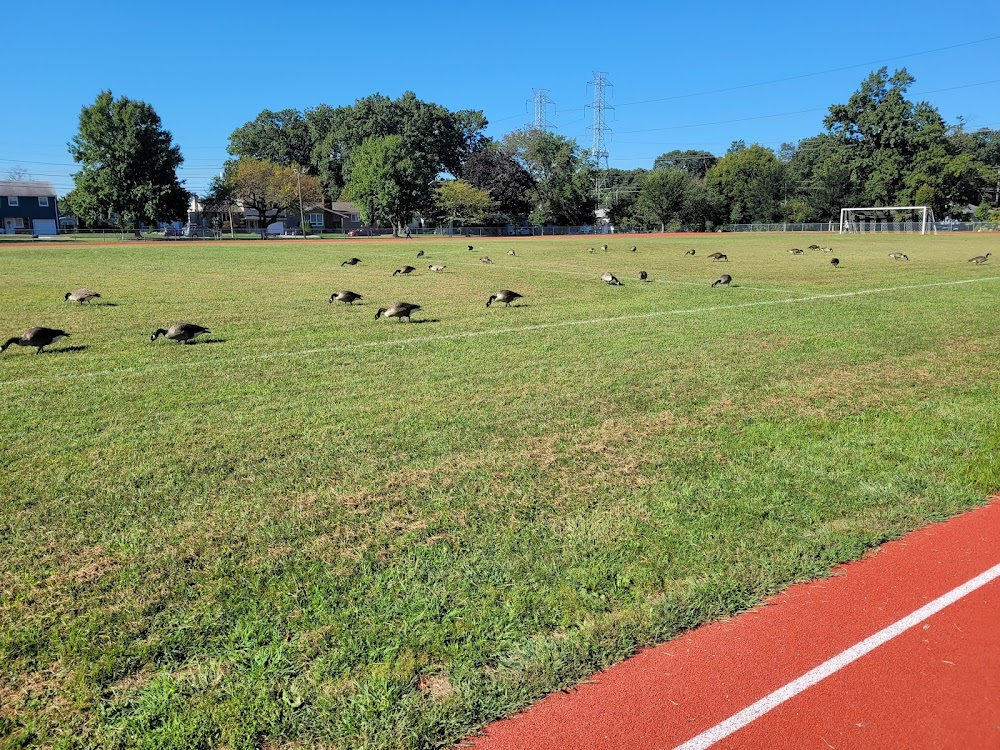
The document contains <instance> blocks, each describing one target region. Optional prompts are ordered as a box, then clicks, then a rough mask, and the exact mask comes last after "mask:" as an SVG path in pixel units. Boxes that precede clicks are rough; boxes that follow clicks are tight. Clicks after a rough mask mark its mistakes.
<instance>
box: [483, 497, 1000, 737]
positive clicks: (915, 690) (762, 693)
mask: <svg viewBox="0 0 1000 750" xmlns="http://www.w3.org/2000/svg"><path fill="white" fill-rule="evenodd" d="M998 564H1000V499H996V498H995V499H994V502H992V503H991V504H990V505H987V506H985V507H983V508H979V509H977V510H974V511H971V512H969V513H966V514H964V515H961V516H958V517H956V518H954V519H952V520H950V521H946V522H944V523H939V524H934V525H932V526H928V527H926V528H924V529H921V530H920V531H916V532H913V533H912V534H909V535H907V536H905V537H903V538H902V539H900V540H898V541H896V542H891V543H889V544H886V545H884V546H882V547H881V548H880V549H879V550H878V551H877V552H876V553H874V554H872V555H870V556H868V557H866V558H865V559H863V560H860V561H858V562H854V563H849V564H847V565H843V566H841V567H839V568H838V569H837V570H836V571H835V576H834V577H833V578H829V579H825V580H820V581H813V582H810V583H805V584H799V585H795V586H793V587H791V588H790V589H788V591H786V592H784V593H783V594H780V595H778V596H776V597H773V598H772V599H770V600H769V601H768V603H767V605H766V606H763V607H760V608H757V609H755V610H753V611H751V612H747V613H745V614H743V615H740V616H738V617H736V618H733V619H731V620H727V621H724V622H718V623H713V624H710V625H706V626H704V627H701V628H698V629H697V630H693V631H691V632H689V633H687V634H685V635H683V636H681V637H680V638H678V639H676V640H674V641H670V642H669V643H666V644H663V645H662V646H658V647H656V648H652V649H649V650H647V651H644V652H642V653H640V654H638V655H637V656H635V657H633V658H631V659H629V660H627V661H625V662H623V663H621V664H618V665H616V666H615V667H612V668H611V669H608V670H607V671H605V672H602V673H600V674H598V675H596V676H595V677H593V678H592V682H589V683H587V684H583V685H581V686H579V687H578V688H577V689H576V690H574V691H573V692H571V693H568V694H567V693H556V694H554V695H551V696H549V697H548V698H546V699H545V700H543V701H541V702H540V703H538V704H536V705H535V706H533V707H532V708H530V709H529V710H527V711H526V712H524V713H522V714H519V715H517V716H514V717H512V718H510V719H506V720H504V721H500V722H497V723H496V724H493V725H491V726H489V727H487V728H486V730H485V731H484V734H483V735H482V736H480V737H477V738H473V739H472V740H471V742H472V745H473V747H475V748H477V750H515V749H516V750H522V749H523V750H528V749H529V748H530V750H566V749H568V748H609V749H614V748H629V750H642V749H644V748H657V749H659V748H670V747H677V746H679V745H683V744H684V743H688V742H690V741H691V740H692V739H693V738H698V744H697V745H695V744H694V743H693V744H692V745H689V746H688V747H692V746H698V747H709V746H711V747H714V748H727V749H735V748H741V749H744V748H768V749H772V748H819V749H820V750H825V749H826V748H837V749H838V750H839V749H841V748H866V749H869V748H994V749H995V748H1000V567H997V566H998ZM991 569H993V570H991ZM984 574H986V575H984ZM977 577H979V578H978V580H977V581H974V582H973V584H971V585H978V588H975V589H974V590H972V591H967V589H968V588H969V587H970V586H969V585H967V586H965V588H964V589H960V590H959V591H958V592H955V589H956V588H958V587H962V586H963V585H965V584H968V583H969V582H970V581H971V580H972V579H977ZM991 577H992V578H991ZM983 581H987V582H985V583H983ZM949 592H954V593H953V594H952V598H956V600H955V601H954V603H950V604H947V605H946V606H943V608H942V605H941V603H938V604H937V607H938V608H940V611H938V612H936V613H935V614H930V615H928V616H926V617H923V616H919V615H918V617H917V618H914V617H911V618H910V620H905V619H904V618H907V617H908V616H912V615H913V614H914V613H915V612H916V611H917V610H920V609H921V608H922V607H925V605H928V603H932V602H934V601H935V600H937V599H938V598H939V597H942V596H943V595H945V594H948V593H949ZM901 620H903V621H904V622H903V623H901V624H900V621H901ZM910 621H912V625H913V626H912V627H909V628H906V629H903V628H904V627H905V626H906V625H907V624H909V623H910ZM893 625H897V628H896V630H900V629H902V632H899V633H898V634H897V635H894V636H893V637H891V638H888V639H886V640H884V642H881V643H880V645H877V646H875V647H874V648H872V649H871V650H869V651H868V652H867V653H864V654H863V655H860V656H859V657H858V658H856V660H854V661H851V662H850V663H847V664H846V665H844V666H841V667H840V668H839V669H836V670H835V671H832V673H831V674H829V675H828V676H825V677H822V678H821V679H819V681H818V682H815V684H812V685H810V686H808V687H805V688H804V689H802V690H801V692H797V693H795V694H794V695H791V697H787V696H786V697H787V699H786V700H784V702H780V704H778V705H776V706H775V707H773V708H770V704H769V705H768V708H770V710H766V712H761V713H762V715H760V716H759V717H757V718H754V719H752V720H747V721H748V723H746V724H745V725H742V726H739V727H738V728H735V729H733V731H732V733H730V734H728V735H726V734H725V732H724V731H723V732H720V731H719V730H720V728H719V724H720V723H721V722H724V721H727V720H730V719H731V717H734V715H737V714H739V712H741V711H744V710H745V709H747V708H748V707H750V706H751V705H752V704H755V703H756V702H757V701H761V700H762V699H766V698H768V697H769V696H771V694H772V693H774V692H775V691H778V690H782V689H784V690H783V691H782V692H783V693H787V692H792V691H791V689H790V688H789V684H790V683H792V687H793V688H794V687H795V684H796V683H794V681H795V680H797V679H799V678H802V677H803V675H806V674H807V673H809V672H810V671H811V670H814V669H816V668H817V667H824V666H825V665H826V663H827V662H828V660H831V659H834V658H835V657H838V656H842V655H843V653H844V652H845V650H848V649H852V648H856V647H857V645H858V644H859V643H862V642H864V641H866V639H870V638H872V636H875V635H876V634H878V633H879V632H880V631H882V630H883V629H885V628H888V627H890V626H893ZM893 632H895V631H893ZM849 653H852V654H853V653H856V652H849ZM831 669H832V668H831ZM724 726H726V725H724ZM713 731H714V732H715V734H714V735H712V734H710V735H709V736H708V737H706V736H705V735H704V734H703V733H706V732H709V733H710V732H713Z"/></svg>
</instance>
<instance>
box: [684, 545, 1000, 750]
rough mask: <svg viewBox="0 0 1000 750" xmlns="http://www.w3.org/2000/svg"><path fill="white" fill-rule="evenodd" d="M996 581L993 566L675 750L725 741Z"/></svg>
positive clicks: (998, 570)
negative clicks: (831, 676)
mask: <svg viewBox="0 0 1000 750" xmlns="http://www.w3.org/2000/svg"><path fill="white" fill-rule="evenodd" d="M997 578H1000V563H998V564H997V565H994V566H993V567H992V568H990V569H989V570H987V571H986V572H984V573H980V574H979V575H978V576H976V577H975V578H973V579H971V580H969V581H966V582H965V583H963V584H962V585H961V586H958V587H956V588H953V589H952V590H951V591H949V592H948V593H946V594H944V595H942V596H939V597H938V598H937V599H935V600H934V601H932V602H929V603H928V604H925V605H924V606H923V607H921V608H920V609H918V610H916V611H914V612H911V613H910V614H908V615H907V616H906V617H904V618H902V619H901V620H897V621H896V622H894V623H893V624H892V625H889V626H888V627H887V628H883V629H882V630H880V631H879V632H877V633H875V634H874V635H871V636H869V637H868V638H865V639H864V640H863V641H861V642H860V643H856V644H854V645H853V646H851V647H850V648H849V649H846V650H844V651H841V652H840V653H839V654H837V655H836V656H834V657H833V658H832V659H828V660H827V661H825V662H823V663H822V664H820V665H819V666H818V667H816V668H815V669H811V670H809V671H808V672H806V673H805V674H804V675H802V676H801V677H799V678H798V679H795V680H792V681H791V682H789V683H788V684H787V685H785V686H783V687H780V688H778V689H777V690H775V691H774V692H773V693H771V694H770V695H766V696H764V697H763V698H761V699H760V700H759V701H757V702H756V703H754V704H752V705H750V706H747V707H746V708H744V709H743V710H742V711H739V712H738V713H735V714H733V715H732V716H730V717H729V718H728V719H726V720H724V721H721V722H719V723H718V724H716V725H715V726H714V727H712V728H711V729H706V730H705V731H704V732H702V733H701V734H699V735H698V736H697V737H692V738H691V739H690V740H688V741H687V742H685V743H684V744H682V745H678V746H677V748H676V750H704V748H708V747H711V746H712V745H714V744H715V743H716V742H719V741H720V740H723V739H725V738H726V737H728V736H729V735H731V734H732V733H733V732H736V731H737V730H739V729H742V728H743V727H745V726H746V725H747V724H750V723H752V722H754V721H756V720H757V719H759V718H760V717H761V716H763V715H764V714H766V713H768V712H769V711H771V710H773V709H775V708H777V707H778V706H780V705H781V704H782V703H784V702H785V701H787V700H790V699H791V698H794V697H795V696H796V695H798V694H799V693H801V692H802V691H803V690H806V689H808V688H810V687H812V686H813V685H815V684H816V683H818V682H820V681H821V680H824V679H826V678H827V677H829V676H830V675H832V674H834V673H835V672H838V671H839V670H841V669H843V668H844V667H846V666H847V665H848V664H851V663H852V662H854V661H857V660H858V659H860V658H861V657H862V656H864V655H865V654H868V653H870V652H871V651H874V650H875V649H876V648H878V647H879V646H881V645H883V644H884V643H887V642H888V641H891V640H892V639H893V638H895V637H896V636H897V635H901V634H902V633H904V632H906V631H907V630H909V629H910V628H912V627H913V626H914V625H918V624H920V623H921V622H923V621H924V620H926V619H927V618H928V617H931V616H932V615H935V614H937V613H938V612H940V611H941V610H942V609H944V608H945V607H947V606H949V605H951V604H954V603H955V602H957V601H958V600H959V599H961V598H962V597H963V596H966V595H968V594H971V593H972V592H973V591H975V590H976V589H978V588H981V587H983V586H985V585H986V584H987V583H990V582H991V581H994V580H996V579H997Z"/></svg>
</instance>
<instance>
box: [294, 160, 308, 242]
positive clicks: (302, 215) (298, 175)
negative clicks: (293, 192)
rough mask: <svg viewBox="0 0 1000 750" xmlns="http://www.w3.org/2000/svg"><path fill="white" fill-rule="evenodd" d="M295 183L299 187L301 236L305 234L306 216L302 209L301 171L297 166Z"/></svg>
mask: <svg viewBox="0 0 1000 750" xmlns="http://www.w3.org/2000/svg"><path fill="white" fill-rule="evenodd" d="M295 184H296V185H298V188H299V229H301V230H302V236H303V237H305V236H306V216H305V213H304V212H303V211H302V171H301V170H300V169H298V168H296V169H295Z"/></svg>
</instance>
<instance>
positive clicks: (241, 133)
mask: <svg viewBox="0 0 1000 750" xmlns="http://www.w3.org/2000/svg"><path fill="white" fill-rule="evenodd" d="M228 151H229V153H230V154H232V155H233V156H236V157H248V158H251V159H259V160H264V161H270V162H273V163H274V164H279V165H281V166H283V167H300V168H305V169H309V168H310V166H311V163H312V159H311V156H312V141H311V139H310V135H309V128H308V126H307V125H306V121H305V118H303V116H302V114H301V113H299V111H298V110H295V109H283V110H281V111H280V112H272V111H271V110H269V109H265V110H264V111H263V112H261V113H260V114H259V115H257V117H255V118H254V119H253V120H251V121H250V122H248V123H246V124H245V125H242V126H240V127H238V128H236V130H234V131H233V132H232V134H230V136H229V147H228Z"/></svg>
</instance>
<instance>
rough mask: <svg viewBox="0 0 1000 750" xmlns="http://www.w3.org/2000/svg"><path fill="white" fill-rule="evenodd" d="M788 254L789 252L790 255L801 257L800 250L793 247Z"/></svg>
mask: <svg viewBox="0 0 1000 750" xmlns="http://www.w3.org/2000/svg"><path fill="white" fill-rule="evenodd" d="M788 252H790V253H791V254H792V255H802V250H800V249H799V248H797V247H793V248H792V249H791V250H789V251H788Z"/></svg>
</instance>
